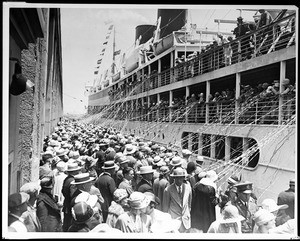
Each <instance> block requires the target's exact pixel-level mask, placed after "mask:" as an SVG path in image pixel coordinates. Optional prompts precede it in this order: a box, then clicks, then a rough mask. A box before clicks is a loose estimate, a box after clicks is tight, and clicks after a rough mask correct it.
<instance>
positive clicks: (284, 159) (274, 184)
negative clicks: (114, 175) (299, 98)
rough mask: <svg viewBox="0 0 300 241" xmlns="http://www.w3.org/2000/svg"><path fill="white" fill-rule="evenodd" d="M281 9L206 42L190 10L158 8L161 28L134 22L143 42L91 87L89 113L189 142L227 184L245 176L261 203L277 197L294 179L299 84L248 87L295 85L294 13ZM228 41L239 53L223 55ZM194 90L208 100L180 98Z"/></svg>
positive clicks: (150, 136)
mask: <svg viewBox="0 0 300 241" xmlns="http://www.w3.org/2000/svg"><path fill="white" fill-rule="evenodd" d="M275 13H276V14H274V16H273V21H272V22H271V23H270V24H269V25H267V26H264V27H261V28H259V29H257V30H255V29H252V30H251V26H250V25H249V26H248V27H250V31H248V32H247V33H246V34H244V35H242V36H240V37H236V38H234V39H233V40H231V41H229V42H228V43H225V44H223V45H216V46H213V47H211V48H207V46H205V41H201V34H203V32H202V31H200V30H197V29H196V28H193V26H192V25H191V28H188V27H187V25H186V17H187V10H186V9H159V10H158V14H157V15H158V16H157V25H156V26H155V25H139V26H137V27H136V46H135V49H134V51H133V52H132V53H131V55H129V56H126V57H125V58H124V62H123V65H122V68H120V70H119V71H115V68H114V66H113V67H112V68H113V69H112V71H111V73H112V74H111V75H109V76H106V78H103V76H102V79H103V80H102V82H99V81H98V82H97V81H96V82H95V84H94V86H92V87H91V88H90V89H89V94H88V114H89V115H90V116H89V117H88V118H89V120H90V121H92V122H94V123H95V124H99V125H101V124H104V125H106V126H112V127H115V128H117V129H118V130H121V131H122V132H123V133H128V134H131V133H133V134H135V135H136V136H138V137H140V138H142V139H144V140H149V141H154V142H158V143H161V144H164V145H166V146H167V145H171V146H172V147H174V148H178V149H179V150H182V149H189V150H191V151H192V153H193V154H194V156H197V155H201V156H203V158H204V161H205V162H204V166H207V167H208V166H209V167H210V168H214V169H215V170H217V172H218V173H219V175H220V180H219V185H224V184H225V183H226V182H225V180H226V178H228V177H229V175H231V174H232V173H238V174H241V175H242V179H243V180H250V181H252V182H253V188H254V192H255V193H256V195H257V197H258V198H259V200H263V199H264V198H274V199H275V200H276V198H277V195H278V193H279V192H280V191H282V190H285V189H286V188H287V186H288V183H289V180H290V179H291V178H295V167H296V148H295V142H296V101H295V100H296V94H295V90H293V91H292V90H291V91H290V94H287V95H276V96H275V97H274V96H273V97H272V98H271V97H270V98H268V97H266V98H260V97H259V96H260V95H259V94H257V95H252V96H251V97H250V98H247V96H246V94H245V91H246V92H247V88H249V87H256V86H260V85H262V84H264V83H267V84H268V85H269V86H271V85H272V84H273V81H274V80H278V81H279V91H280V92H282V91H284V88H285V87H286V86H287V85H286V84H287V83H285V82H286V81H287V80H286V79H289V80H290V83H289V85H288V86H295V85H296V82H297V74H296V46H297V43H296V29H297V28H296V21H295V19H296V12H295V11H291V10H278V11H277V12H275ZM170 20H171V21H170ZM153 33H154V34H153ZM224 35H226V33H225V34H224ZM195 36H200V38H198V37H197V38H195ZM113 47H114V45H113ZM228 47H230V48H231V50H232V55H231V56H230V58H229V59H227V61H225V57H227V56H225V51H226V48H228ZM179 58H183V61H182V62H181V63H179V62H177V60H178V59H179ZM106 72H107V71H106ZM224 90H225V91H226V90H229V91H233V93H234V94H233V98H232V99H228V100H222V101H217V102H215V101H212V100H211V96H210V94H212V95H214V93H216V92H220V93H221V92H222V91H224ZM194 95H195V96H200V98H201V96H202V95H203V96H204V100H203V101H202V102H201V101H198V100H197V101H196V102H190V101H189V100H188V99H187V98H185V99H184V100H185V103H183V104H181V105H180V104H178V103H177V102H176V100H177V99H179V98H181V97H192V96H194ZM190 99H191V98H190Z"/></svg>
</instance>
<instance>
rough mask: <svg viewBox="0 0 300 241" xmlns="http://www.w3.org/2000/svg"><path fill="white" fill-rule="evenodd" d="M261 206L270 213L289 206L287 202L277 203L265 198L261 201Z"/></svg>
mask: <svg viewBox="0 0 300 241" xmlns="http://www.w3.org/2000/svg"><path fill="white" fill-rule="evenodd" d="M261 207H262V208H263V209H266V210H268V211H269V212H271V213H272V212H275V211H277V210H279V209H287V208H288V207H289V205H287V204H283V205H277V204H276V202H275V201H274V200H273V199H271V198H267V199H265V200H263V201H262V203H261Z"/></svg>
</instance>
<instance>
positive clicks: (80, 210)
mask: <svg viewBox="0 0 300 241" xmlns="http://www.w3.org/2000/svg"><path fill="white" fill-rule="evenodd" d="M72 215H73V218H74V221H75V223H84V222H87V221H88V220H90V219H91V218H92V217H93V215H94V210H93V209H92V207H91V206H90V205H88V204H87V203H85V202H79V203H75V205H74V206H73V208H72Z"/></svg>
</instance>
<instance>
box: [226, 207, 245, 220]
mask: <svg viewBox="0 0 300 241" xmlns="http://www.w3.org/2000/svg"><path fill="white" fill-rule="evenodd" d="M242 220H245V218H244V217H243V216H241V215H240V214H239V210H238V209H237V207H236V206H234V205H231V204H229V205H226V206H225V207H224V210H223V211H222V219H220V223H235V222H240V221H242Z"/></svg>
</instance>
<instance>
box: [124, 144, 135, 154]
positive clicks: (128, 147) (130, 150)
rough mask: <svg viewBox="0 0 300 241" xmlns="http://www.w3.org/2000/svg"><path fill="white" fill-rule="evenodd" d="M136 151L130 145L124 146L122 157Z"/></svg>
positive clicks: (133, 146)
mask: <svg viewBox="0 0 300 241" xmlns="http://www.w3.org/2000/svg"><path fill="white" fill-rule="evenodd" d="M136 151H137V147H136V146H135V145H132V144H127V145H125V150H124V152H123V153H124V155H131V154H133V153H135V152H136Z"/></svg>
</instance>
